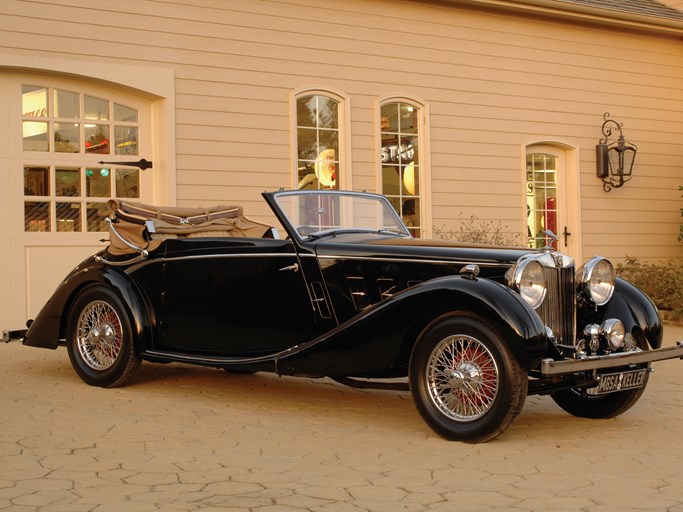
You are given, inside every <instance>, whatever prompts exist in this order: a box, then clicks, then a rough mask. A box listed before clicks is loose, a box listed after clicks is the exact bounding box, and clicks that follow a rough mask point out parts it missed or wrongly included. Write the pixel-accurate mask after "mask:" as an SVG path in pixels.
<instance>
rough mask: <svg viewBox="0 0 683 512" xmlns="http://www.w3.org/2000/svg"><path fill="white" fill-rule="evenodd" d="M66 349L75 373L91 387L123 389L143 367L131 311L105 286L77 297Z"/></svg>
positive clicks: (69, 326)
mask: <svg viewBox="0 0 683 512" xmlns="http://www.w3.org/2000/svg"><path fill="white" fill-rule="evenodd" d="M66 346H67V350H68V352H69V360H70V361H71V365H72V366H73V368H74V370H76V373H78V375H79V376H80V377H81V378H82V379H83V380H84V381H85V382H87V383H88V384H90V385H91V386H100V387H106V388H111V387H118V386H122V385H124V384H125V383H126V382H128V380H129V379H130V377H131V376H132V375H133V373H134V372H135V370H137V369H138V367H139V366H140V363H141V358H140V356H139V355H137V354H136V353H135V348H134V346H133V329H132V324H131V320H130V316H129V313H128V310H127V309H126V307H125V306H124V304H123V303H122V302H121V300H120V299H119V298H118V297H117V296H116V295H115V294H114V293H113V292H112V291H111V290H109V289H108V288H105V287H103V286H91V287H88V288H86V289H85V290H83V291H82V292H81V293H80V294H79V295H78V297H76V300H75V301H74V302H73V305H72V307H71V310H70V313H69V319H68V326H67V336H66Z"/></svg>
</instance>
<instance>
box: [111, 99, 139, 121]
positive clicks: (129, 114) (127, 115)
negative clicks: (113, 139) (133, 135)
mask: <svg viewBox="0 0 683 512" xmlns="http://www.w3.org/2000/svg"><path fill="white" fill-rule="evenodd" d="M114 121H123V122H125V123H137V122H138V111H137V110H135V109H132V108H130V107H125V106H123V105H119V104H118V103H114Z"/></svg>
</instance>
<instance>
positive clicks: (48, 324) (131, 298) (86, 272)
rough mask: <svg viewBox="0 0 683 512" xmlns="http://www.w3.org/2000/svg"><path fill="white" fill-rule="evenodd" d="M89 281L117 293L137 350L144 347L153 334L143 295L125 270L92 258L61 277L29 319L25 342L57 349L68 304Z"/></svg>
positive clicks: (62, 334) (66, 316)
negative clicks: (62, 279) (126, 315)
mask: <svg viewBox="0 0 683 512" xmlns="http://www.w3.org/2000/svg"><path fill="white" fill-rule="evenodd" d="M92 285H102V286H106V287H107V288H109V289H111V290H113V291H114V292H115V293H116V294H117V295H118V296H119V298H120V299H121V301H122V302H123V303H124V304H125V305H126V307H127V308H128V312H129V313H130V318H131V324H132V326H133V331H134V332H133V334H134V336H135V339H134V343H135V348H136V351H138V352H140V351H141V350H143V346H142V345H143V343H144V342H145V340H151V335H152V327H151V315H150V314H149V311H150V310H149V308H148V307H147V304H146V302H145V300H144V297H143V295H142V294H141V293H140V291H139V290H138V288H137V287H136V286H135V284H134V283H133V282H132V281H131V280H130V278H129V277H128V276H127V275H126V274H125V273H124V272H122V271H121V270H119V269H117V268H114V267H109V266H104V265H102V264H99V263H97V262H95V260H94V259H93V258H91V259H89V260H86V261H85V262H84V263H82V264H81V265H79V266H78V267H76V269H74V270H73V271H72V272H71V273H70V274H69V275H68V276H67V277H66V279H64V281H62V283H61V284H60V285H59V287H58V288H57V290H55V292H54V293H53V294H52V297H50V299H49V300H48V301H47V303H46V304H45V306H43V308H42V309H41V311H40V312H39V313H38V315H37V316H36V318H35V320H33V322H32V323H31V325H30V327H29V329H28V332H27V333H26V337H25V338H24V342H23V343H24V345H28V346H31V347H41V348H49V349H56V348H57V347H58V346H59V344H60V342H62V343H63V342H64V341H65V339H66V326H67V321H68V317H69V310H70V308H71V304H72V303H73V301H74V299H75V298H76V297H77V295H78V294H79V293H80V292H81V290H83V289H85V288H86V287H88V286H92Z"/></svg>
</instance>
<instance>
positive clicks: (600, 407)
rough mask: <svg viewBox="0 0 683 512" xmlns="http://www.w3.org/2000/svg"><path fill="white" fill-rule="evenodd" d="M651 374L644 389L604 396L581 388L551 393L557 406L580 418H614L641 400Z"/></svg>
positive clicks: (646, 377)
mask: <svg viewBox="0 0 683 512" xmlns="http://www.w3.org/2000/svg"><path fill="white" fill-rule="evenodd" d="M649 376H650V374H649V373H645V381H644V382H643V385H642V387H639V388H634V389H626V390H624V391H615V392H613V393H608V394H604V395H591V394H589V393H587V392H586V391H585V390H584V389H581V388H571V389H563V390H560V391H555V392H554V393H551V395H550V396H551V397H552V399H553V400H554V401H555V403H556V404H557V405H559V406H560V407H561V408H562V409H564V410H565V411H566V412H568V413H569V414H572V415H574V416H578V417H579V418H591V419H603V418H614V417H615V416H619V415H620V414H622V413H624V412H626V411H627V410H629V409H630V408H631V407H633V405H634V404H635V403H636V402H637V401H638V400H639V399H640V397H641V395H642V394H643V392H644V391H645V386H646V385H647V381H648V378H649Z"/></svg>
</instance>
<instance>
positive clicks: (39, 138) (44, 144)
mask: <svg viewBox="0 0 683 512" xmlns="http://www.w3.org/2000/svg"><path fill="white" fill-rule="evenodd" d="M23 130H24V151H50V143H49V140H48V131H47V130H48V125H47V123H36V122H34V121H24V123H23Z"/></svg>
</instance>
